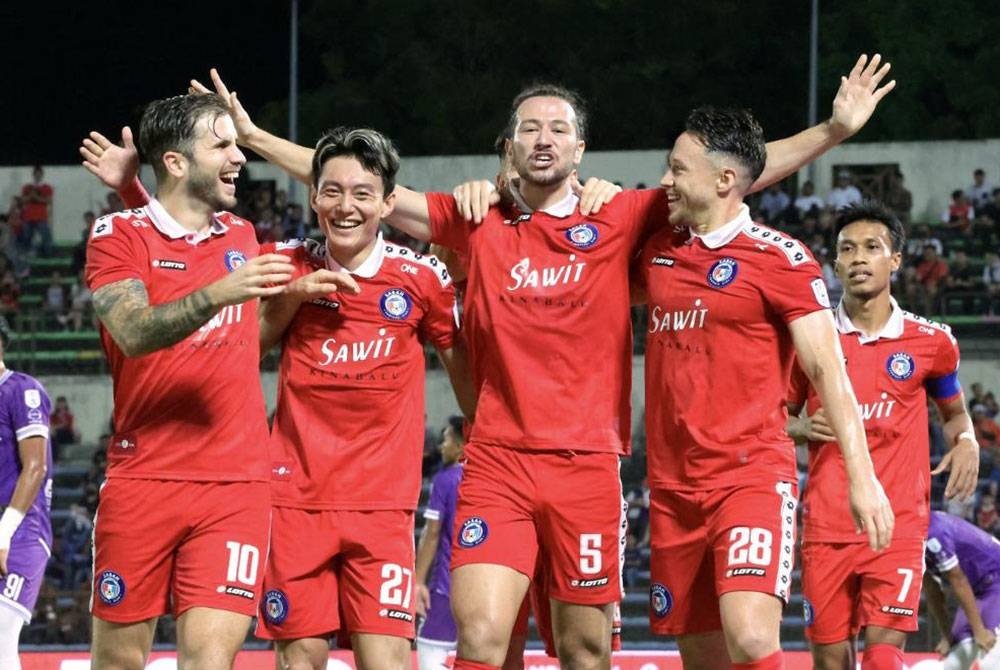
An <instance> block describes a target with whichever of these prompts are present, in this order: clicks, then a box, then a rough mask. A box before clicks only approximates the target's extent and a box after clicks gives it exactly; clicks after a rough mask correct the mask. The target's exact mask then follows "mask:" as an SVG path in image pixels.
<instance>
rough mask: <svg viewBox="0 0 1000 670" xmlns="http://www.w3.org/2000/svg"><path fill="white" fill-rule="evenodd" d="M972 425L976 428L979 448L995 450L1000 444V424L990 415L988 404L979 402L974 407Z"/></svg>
mask: <svg viewBox="0 0 1000 670" xmlns="http://www.w3.org/2000/svg"><path fill="white" fill-rule="evenodd" d="M972 426H973V427H974V428H975V429H976V440H978V442H979V448H980V449H982V450H989V451H991V452H995V451H996V450H997V445H1000V426H998V425H997V423H996V421H994V420H993V419H991V418H990V417H989V415H988V414H987V409H986V405H984V404H979V405H976V406H974V407H973V408H972Z"/></svg>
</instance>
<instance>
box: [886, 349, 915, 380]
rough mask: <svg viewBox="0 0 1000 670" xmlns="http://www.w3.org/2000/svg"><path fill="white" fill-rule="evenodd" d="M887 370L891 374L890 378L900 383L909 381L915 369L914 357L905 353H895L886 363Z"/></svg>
mask: <svg viewBox="0 0 1000 670" xmlns="http://www.w3.org/2000/svg"><path fill="white" fill-rule="evenodd" d="M885 369H886V370H887V371H888V372H889V376H890V377H892V378H893V379H895V380H896V381H898V382H901V381H903V380H905V379H909V378H910V377H912V376H913V370H914V369H915V366H914V364H913V357H912V356H910V355H909V354H908V353H906V352H905V351H900V352H898V353H895V354H893V355H892V356H889V360H887V361H886V362H885Z"/></svg>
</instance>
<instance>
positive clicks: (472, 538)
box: [458, 516, 490, 549]
mask: <svg viewBox="0 0 1000 670" xmlns="http://www.w3.org/2000/svg"><path fill="white" fill-rule="evenodd" d="M489 534H490V528H489V526H487V525H486V521H485V520H484V519H482V518H480V517H478V516H474V517H471V518H469V519H466V520H465V521H464V522H463V523H462V530H461V531H460V532H459V534H458V543H459V544H460V545H462V546H463V547H465V548H466V549H471V548H472V547H478V546H479V545H481V544H482V543H483V542H485V541H486V538H487V537H489Z"/></svg>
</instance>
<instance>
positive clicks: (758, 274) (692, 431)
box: [637, 107, 893, 670]
mask: <svg viewBox="0 0 1000 670" xmlns="http://www.w3.org/2000/svg"><path fill="white" fill-rule="evenodd" d="M765 156H766V150H765V146H764V136H763V131H762V130H761V128H760V126H759V124H758V123H757V121H756V120H755V119H754V118H753V116H752V115H751V114H750V113H749V112H747V111H745V110H718V109H713V108H710V107H706V108H699V109H696V110H694V111H693V112H692V113H691V114H690V115H689V116H688V119H687V122H686V124H685V131H684V132H683V133H682V134H681V135H680V136H679V137H678V138H677V140H676V142H675V143H674V146H673V149H672V150H671V152H670V154H669V158H668V162H667V172H666V174H665V175H664V176H663V179H662V180H661V182H660V183H661V185H662V186H663V188H664V190H665V192H666V198H667V200H668V201H669V203H670V219H669V222H670V224H671V225H670V226H667V227H664V228H662V229H661V230H660V231H658V232H657V233H656V234H654V235H653V236H652V237H651V238H650V239H649V240H648V241H647V243H646V245H645V248H644V249H643V252H642V254H641V257H640V259H639V267H638V273H637V274H638V278H639V280H640V281H641V282H642V284H643V285H644V286H645V288H646V291H647V292H648V303H649V306H650V318H649V329H648V333H647V341H646V440H647V442H646V447H647V454H648V458H649V481H650V488H651V510H650V524H651V526H650V528H651V548H652V555H651V558H650V570H651V575H652V586H651V594H650V595H651V598H650V621H651V625H652V627H653V630H654V632H658V633H662V634H671V635H676V636H677V637H678V647H679V648H680V651H681V656H682V658H683V660H684V664H685V665H686V666H689V667H697V668H728V667H733V668H739V669H741V670H751V669H753V670H761V669H768V670H771V669H775V670H777V669H779V668H783V667H784V660H783V657H782V652H781V646H780V641H779V629H780V624H781V612H782V608H783V606H784V603H785V602H786V601H787V599H788V594H789V589H790V587H791V571H792V560H793V552H794V534H795V507H796V502H797V500H796V490H795V487H796V470H795V459H794V450H793V448H792V443H791V440H790V439H789V438H788V436H787V435H786V434H785V422H786V416H787V415H786V410H785V398H786V396H787V389H788V379H789V374H790V371H791V366H792V364H793V359H794V355H795V354H796V353H797V354H798V357H799V360H800V361H801V363H802V366H803V369H804V370H805V371H806V373H807V374H808V376H809V378H810V380H811V381H812V382H813V384H815V385H816V387H817V389H818V391H819V393H820V395H821V396H822V397H823V400H824V405H825V406H826V408H827V416H828V417H829V419H830V423H831V425H832V426H833V429H834V431H835V432H836V434H837V435H838V436H839V437H840V438H841V439H840V445H841V450H842V451H843V453H844V460H845V462H846V464H847V473H848V483H849V486H848V488H847V491H846V493H847V498H848V499H849V501H850V509H851V512H852V513H853V515H854V519H855V523H856V524H857V525H858V527H859V528H863V529H864V530H865V531H867V533H868V540H869V543H870V544H871V546H872V548H873V549H878V550H881V549H883V548H885V547H886V546H888V544H889V541H890V539H891V536H892V523H893V519H892V509H891V508H890V507H889V503H888V501H887V500H886V498H885V495H884V493H883V492H882V489H881V487H880V486H879V483H878V481H877V480H876V479H875V477H874V474H873V472H872V464H871V460H870V459H869V456H868V451H867V449H866V448H865V436H864V429H863V427H862V425H861V421H860V419H859V417H858V413H857V409H856V407H855V398H854V394H853V392H852V391H851V386H850V383H849V381H848V379H847V375H846V372H845V370H844V365H843V362H842V360H841V359H842V355H841V351H840V345H839V342H838V340H837V337H836V330H835V329H834V324H833V319H832V316H831V314H830V310H829V300H828V298H827V297H826V290H825V287H824V285H823V283H822V282H823V280H822V275H821V273H820V269H819V266H818V265H817V264H816V262H815V260H813V258H812V256H811V255H810V253H809V251H808V250H807V249H806V248H805V247H804V246H803V245H802V244H801V243H800V242H798V241H797V240H794V239H792V238H788V237H786V236H785V235H783V234H781V233H779V232H777V231H775V230H772V229H769V228H767V227H764V226H760V225H757V224H755V223H754V222H753V221H752V220H751V218H750V215H749V210H748V208H747V206H746V205H744V204H743V198H744V197H745V196H746V194H747V193H748V192H749V190H750V187H751V185H752V184H753V183H754V182H755V181H757V179H758V178H759V176H760V174H761V172H762V171H763V169H764V163H765ZM720 404H723V405H724V407H720ZM723 647H725V648H726V649H728V652H729V658H725V657H724V656H723V655H722V654H720V653H719V651H720V649H722V648H723Z"/></svg>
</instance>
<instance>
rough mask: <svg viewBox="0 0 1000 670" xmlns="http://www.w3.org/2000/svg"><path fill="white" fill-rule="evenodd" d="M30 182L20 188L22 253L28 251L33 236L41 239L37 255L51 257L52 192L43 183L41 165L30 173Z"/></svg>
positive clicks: (43, 172)
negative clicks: (50, 220) (50, 221)
mask: <svg viewBox="0 0 1000 670" xmlns="http://www.w3.org/2000/svg"><path fill="white" fill-rule="evenodd" d="M31 178H32V181H31V183H30V184H25V185H24V186H22V187H21V201H22V203H23V209H22V210H21V240H20V246H21V249H22V250H23V251H30V250H31V246H32V244H33V242H34V238H35V235H36V234H37V235H38V236H39V237H40V238H41V247H40V249H39V255H41V256H43V257H48V256H51V255H52V229H51V227H50V226H49V216H50V215H51V208H52V195H53V190H52V187H51V186H50V185H49V184H46V183H45V181H44V178H45V171H44V170H43V169H42V166H41V165H36V166H35V169H34V170H32V171H31Z"/></svg>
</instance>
